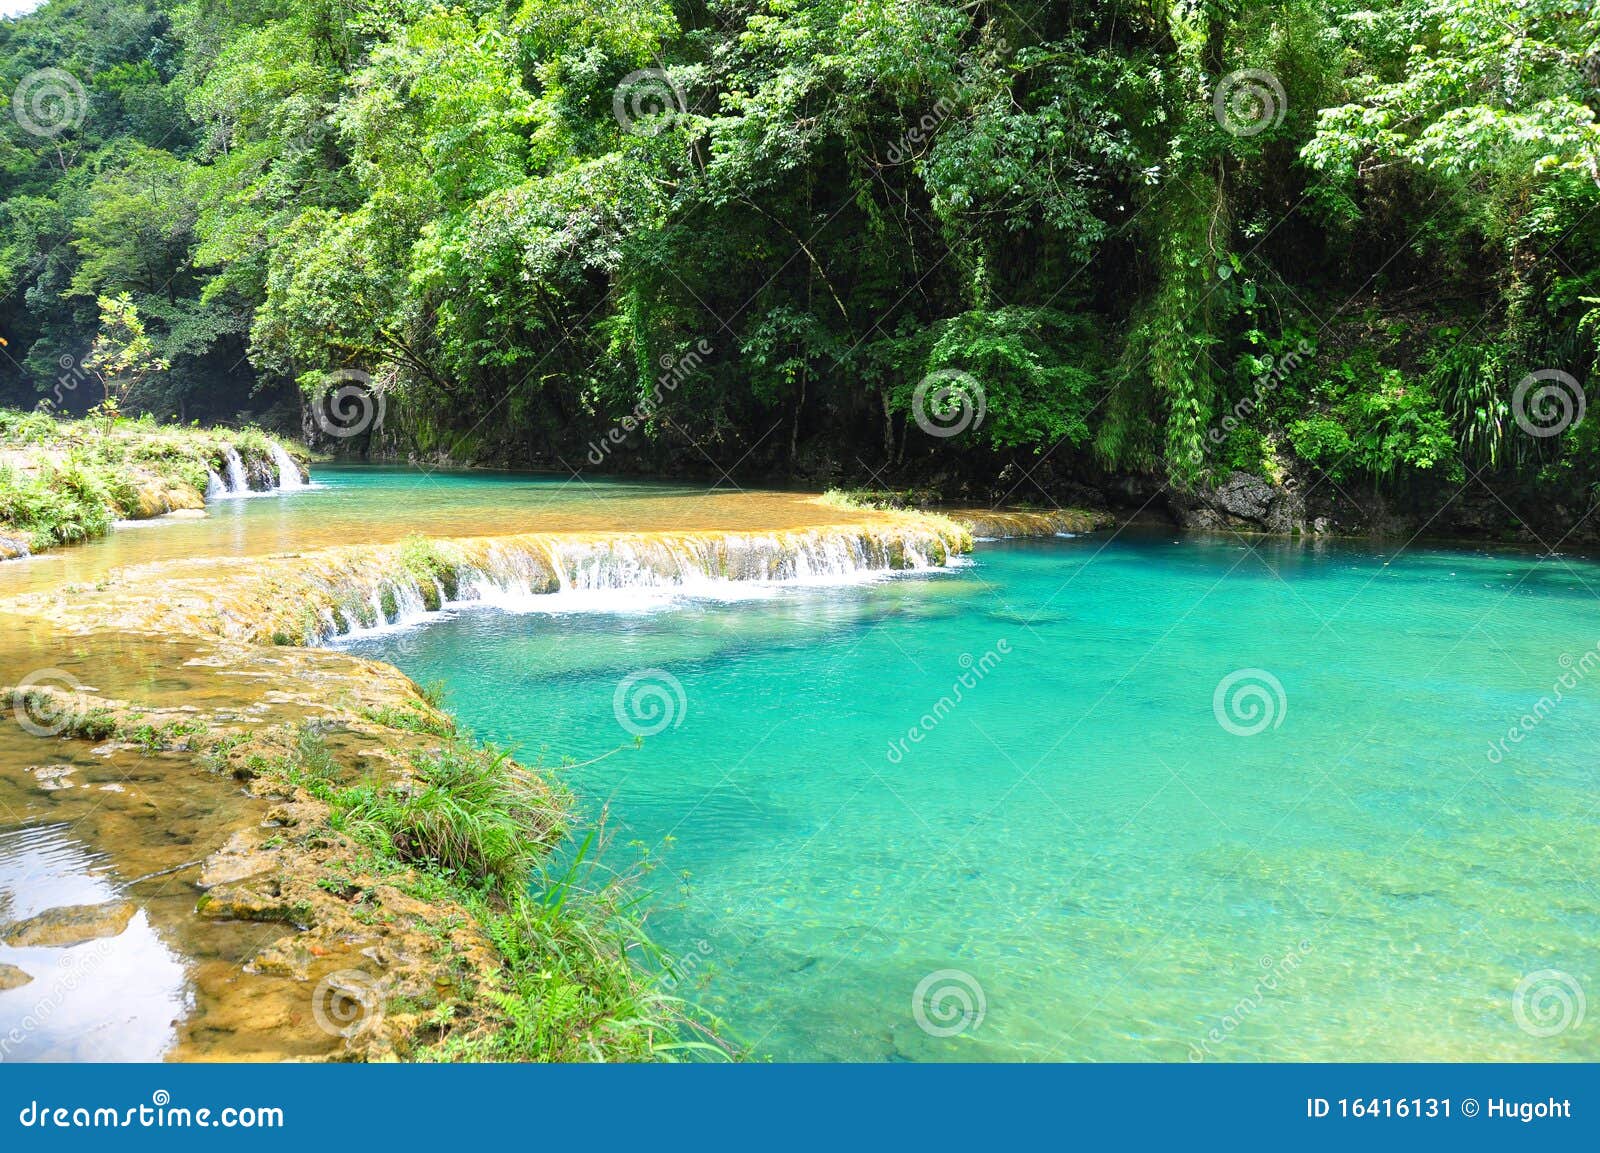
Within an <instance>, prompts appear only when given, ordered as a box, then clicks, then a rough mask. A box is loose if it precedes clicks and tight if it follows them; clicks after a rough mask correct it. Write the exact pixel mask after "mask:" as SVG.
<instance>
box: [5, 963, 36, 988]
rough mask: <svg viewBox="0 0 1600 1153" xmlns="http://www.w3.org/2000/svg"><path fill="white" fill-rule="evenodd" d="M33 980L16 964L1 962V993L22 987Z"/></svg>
mask: <svg viewBox="0 0 1600 1153" xmlns="http://www.w3.org/2000/svg"><path fill="white" fill-rule="evenodd" d="M32 980H33V978H32V977H30V976H28V974H26V973H24V972H23V971H22V970H21V969H19V968H17V967H16V966H15V965H7V964H4V963H0V993H4V992H7V991H8V990H11V989H20V988H22V986H24V985H26V984H27V983H28V982H29V981H32Z"/></svg>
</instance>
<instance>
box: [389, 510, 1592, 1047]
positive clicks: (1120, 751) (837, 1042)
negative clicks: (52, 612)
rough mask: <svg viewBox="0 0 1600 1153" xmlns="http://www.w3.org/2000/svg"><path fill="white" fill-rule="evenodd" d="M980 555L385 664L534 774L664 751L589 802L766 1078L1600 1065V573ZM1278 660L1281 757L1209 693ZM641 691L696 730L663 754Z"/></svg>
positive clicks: (1210, 549)
mask: <svg viewBox="0 0 1600 1153" xmlns="http://www.w3.org/2000/svg"><path fill="white" fill-rule="evenodd" d="M974 561H975V563H974V564H972V565H971V566H970V567H967V568H964V569H958V570H955V571H953V572H950V573H946V574H941V575H935V576H929V577H917V578H901V579H894V580H887V581H883V582H881V583H875V584H865V585H859V586H854V587H840V588H824V589H818V588H807V589H796V590H789V591H783V592H780V593H778V594H777V595H773V596H769V597H768V598H767V599H764V600H758V601H754V602H738V603H716V602H694V601H688V602H679V603H676V604H673V605H670V606H666V607H664V606H663V605H662V604H661V603H660V602H659V601H656V602H650V603H648V604H647V605H645V606H638V605H635V606H634V607H636V608H638V607H648V608H650V609H652V610H653V611H647V612H646V611H639V612H605V611H599V612H596V611H588V612H582V613H547V614H529V615H511V614H506V613H502V612H498V611H493V610H473V611H464V612H461V613H460V614H458V615H455V616H454V617H453V618H451V619H447V620H444V621H441V622H437V623H435V624H432V625H430V626H429V627H427V628H425V629H422V630H418V631H415V632H411V633H405V634H401V635H390V636H387V637H381V638H375V639H372V640H368V641H364V642H361V644H360V648H361V651H363V652H365V653H368V654H369V655H376V656H380V657H384V658H386V659H390V660H393V661H394V662H395V663H397V664H399V665H400V666H401V667H402V668H404V669H405V670H406V671H408V672H409V673H411V674H412V675H413V676H414V677H415V678H416V679H418V680H420V681H432V680H436V679H438V680H443V681H444V682H445V683H446V685H447V686H448V701H449V704H450V705H451V707H453V708H454V709H456V710H457V712H458V713H459V714H460V715H461V716H462V717H463V719H464V720H465V721H466V722H467V723H468V724H469V725H470V726H471V727H472V728H474V729H475V730H476V731H477V732H478V733H479V734H481V735H483V736H486V737H489V738H493V739H496V740H499V741H501V742H506V743H511V744H514V745H516V746H518V747H519V748H520V750H521V751H522V753H523V754H524V755H525V756H528V757H530V758H532V757H538V756H542V757H543V759H544V760H545V762H546V763H547V764H548V763H555V762H559V761H561V760H562V759H568V760H571V761H575V762H589V761H592V760H593V758H596V757H600V756H601V755H602V754H604V753H606V752H608V751H610V750H613V749H615V748H617V747H618V746H623V745H626V746H629V747H628V748H626V749H625V751H623V752H620V753H617V754H616V755H614V756H610V757H607V758H605V759H602V760H597V761H593V763H588V764H583V765H581V766H578V767H574V768H571V769H570V770H569V779H570V782H571V783H572V785H573V786H574V787H575V789H576V790H577V791H578V793H579V794H580V796H581V797H582V798H583V801H584V804H585V805H586V806H587V808H588V809H589V810H590V812H591V813H595V812H598V810H599V809H600V807H601V806H602V805H605V806H606V807H607V810H608V825H609V826H610V827H611V828H612V829H613V831H617V836H616V838H615V842H614V844H613V846H612V849H611V854H612V856H613V858H627V857H628V855H629V854H630V853H633V852H636V851H637V850H636V849H633V848H630V847H628V846H627V844H626V842H629V841H637V842H638V843H639V844H640V845H641V846H643V847H644V848H646V849H648V850H649V854H650V858H651V859H652V860H653V861H654V862H655V865H656V869H655V871H654V872H653V873H652V874H651V876H650V881H649V883H650V885H651V886H652V888H653V889H654V890H655V893H656V896H655V902H654V909H655V912H654V913H653V915H652V925H653V927H654V931H655V934H656V936H657V937H658V939H659V940H660V941H661V943H662V944H663V945H665V946H666V947H667V948H668V949H669V950H670V951H671V952H672V953H673V954H674V955H676V956H678V957H679V958H680V967H681V968H682V970H683V971H684V982H683V984H682V985H681V986H680V991H682V992H686V993H687V994H688V995H690V996H692V997H694V998H695V999H697V1000H699V1001H700V1002H701V1003H703V1004H704V1005H705V1006H707V1007H708V1008H709V1009H711V1010H712V1011H714V1012H716V1013H717V1014H719V1015H720V1016H721V1017H722V1019H723V1020H724V1021H725V1023H726V1025H727V1028H728V1032H729V1033H730V1035H731V1037H732V1038H733V1039H734V1040H736V1041H738V1042H740V1043H742V1044H744V1045H746V1046H748V1047H749V1048H750V1049H751V1050H753V1051H754V1052H755V1053H757V1054H760V1055H767V1056H771V1057H775V1058H779V1059H805V1060H809V1059H843V1060H902V1059H911V1060H944V1059H968V1060H973V1059H976V1060H986V1059H997V1060H998V1059H1014V1060H1035V1059H1038V1060H1043V1059H1063V1060H1164V1061H1183V1060H1195V1059H1204V1060H1281V1059H1288V1060H1318V1059H1328V1060H1333V1059H1338V1060H1352V1059H1378V1060H1384V1059H1419V1060H1436V1059H1438V1060H1442V1059H1486V1060H1571V1059H1588V1060H1593V1059H1596V1058H1600V1020H1597V1019H1596V1018H1597V1017H1600V1005H1590V1006H1589V1007H1588V1009H1589V1012H1588V1015H1587V1017H1586V1019H1581V1020H1580V1019H1577V1018H1576V1014H1575V1011H1574V1010H1575V997H1574V996H1573V995H1572V990H1573V989H1577V990H1586V991H1587V994H1588V998H1589V1000H1591V1001H1593V1000H1595V999H1596V998H1597V997H1600V891H1597V888H1596V882H1597V877H1600V836H1597V832H1600V829H1597V825H1600V770H1597V765H1600V757H1597V752H1600V747H1597V740H1596V736H1595V734H1596V733H1597V732H1600V665H1593V666H1590V665H1589V664H1588V662H1586V661H1585V660H1584V654H1585V653H1588V652H1593V651H1594V649H1595V646H1596V644H1597V642H1600V609H1597V605H1596V591H1597V590H1600V566H1596V565H1594V564H1591V563H1588V562H1584V561H1579V560H1576V559H1571V558H1563V557H1549V558H1535V557H1531V556H1523V555H1487V554H1475V553H1468V552H1461V551H1438V550H1415V549H1413V550H1406V551H1405V552H1403V553H1400V554H1398V555H1393V554H1385V553H1379V552H1377V551H1373V550H1368V549H1362V548H1357V547H1343V546H1329V547H1321V548H1313V547H1308V546H1300V545H1288V544H1286V545H1275V544H1257V545H1255V546H1254V547H1245V546H1244V545H1242V544H1241V543H1239V542H1237V541H1219V540H1213V539H1205V540H1202V539H1171V538H1169V537H1145V538H1138V537H1130V536H1129V535H1126V534H1124V535H1122V536H1118V537H1116V538H1115V539H1113V540H1110V541H1109V542H1108V541H1107V540H1106V539H1104V538H1097V537H1085V538H1080V539H1075V540H1058V541H1048V542H1042V543H1029V544H991V545H984V546H981V547H980V550H979V552H978V553H977V555H976V557H975V558H974ZM619 603H621V602H619ZM590 607H591V610H592V608H593V606H590ZM1002 642H1004V644H1002ZM1007 649H1009V652H1007V651H1006V650H1007ZM986 654H989V655H986ZM1246 669H1250V670H1262V671H1264V672H1266V673H1268V674H1270V675H1271V677H1272V678H1275V679H1276V682H1277V684H1279V685H1281V689H1282V697H1281V698H1279V697H1278V696H1277V695H1276V689H1275V688H1274V687H1273V686H1272V684H1271V682H1270V681H1267V680H1265V679H1263V678H1262V677H1261V676H1260V674H1259V673H1250V674H1249V675H1248V677H1247V678H1246V679H1245V680H1244V681H1243V682H1242V683H1241V684H1239V685H1237V686H1236V687H1239V688H1244V689H1246V690H1248V688H1249V686H1250V684H1251V683H1255V684H1257V685H1264V686H1265V689H1264V692H1265V697H1264V698H1263V697H1260V696H1257V697H1252V696H1251V695H1250V694H1249V692H1248V691H1246V693H1245V695H1243V696H1242V697H1238V698H1236V700H1235V702H1234V703H1235V704H1236V705H1237V711H1234V710H1231V709H1230V706H1229V701H1228V700H1227V699H1224V701H1223V702H1222V705H1221V715H1222V717H1223V718H1224V719H1226V720H1227V721H1228V722H1229V724H1230V725H1231V727H1232V728H1234V729H1245V730H1248V729H1251V728H1255V727H1261V731H1260V732H1257V733H1255V734H1254V735H1240V734H1238V733H1236V732H1230V731H1229V729H1228V728H1225V727H1224V726H1223V724H1222V723H1220V722H1219V718H1218V710H1217V708H1215V707H1214V694H1215V693H1216V691H1217V688H1218V685H1219V683H1220V682H1223V681H1224V679H1225V678H1228V677H1229V676H1230V674H1233V673H1235V672H1238V671H1240V670H1246ZM647 670H656V671H653V672H648V673H647V672H646V671H647ZM979 672H981V673H982V674H983V675H982V676H981V677H980V676H978V673H979ZM641 673H644V674H646V675H645V677H644V680H643V681H640V680H639V678H638V676H636V674H641ZM663 673H665V674H669V675H670V677H671V678H672V679H673V680H674V681H675V682H676V684H677V685H681V690H682V695H681V697H679V696H678V695H677V692H676V690H675V689H674V688H673V685H672V681H669V680H667V679H666V678H665V677H664V676H663V675H662V674H663ZM963 673H966V676H967V680H968V682H969V684H970V685H971V687H970V688H969V687H963V688H962V689H961V694H962V697H963V699H962V700H961V701H960V702H959V703H956V704H955V705H954V707H942V706H940V705H939V702H940V700H941V698H945V697H953V696H954V693H953V689H954V686H955V685H956V684H957V683H958V681H959V680H960V678H961V677H962V675H963ZM1563 674H1566V675H1567V676H1568V678H1569V679H1570V680H1571V681H1573V682H1574V686H1575V687H1572V688H1570V689H1563V696H1564V699H1563V700H1561V701H1560V702H1559V704H1557V705H1556V706H1555V707H1554V708H1553V709H1541V711H1540V713H1539V715H1534V714H1533V712H1532V710H1533V709H1534V706H1535V702H1537V701H1539V699H1540V698H1541V697H1542V696H1545V695H1547V694H1550V692H1551V689H1552V686H1553V685H1554V684H1555V683H1556V682H1557V680H1558V678H1560V677H1561V676H1562V675H1563ZM630 677H633V678H634V679H633V681H632V687H633V689H634V691H635V693H637V691H638V689H639V688H640V686H641V684H642V685H644V686H646V687H648V686H649V685H650V684H652V683H654V684H657V685H659V686H662V687H663V688H664V690H665V691H664V692H663V693H662V694H660V695H658V696H657V697H656V704H657V705H659V706H661V707H663V708H664V709H665V710H667V712H669V713H670V714H671V721H672V723H671V724H668V725H667V727H665V728H664V729H662V731H660V732H659V733H657V734H655V735H653V736H649V737H647V738H646V739H645V740H644V743H643V746H642V747H641V748H633V747H631V746H632V736H631V734H630V732H629V731H628V730H627V729H625V728H624V726H623V725H622V724H621V723H619V714H618V710H617V705H616V702H617V695H618V690H619V685H620V684H622V683H623V682H625V681H628V679H629V678H630ZM630 699H634V698H632V697H629V696H624V698H623V710H622V713H621V715H622V716H623V717H624V718H626V719H627V720H628V721H629V723H630V724H632V725H633V727H634V728H635V729H638V728H640V727H641V722H643V726H644V727H651V726H650V722H651V721H652V720H654V721H655V722H656V723H659V722H660V721H661V719H662V718H664V717H665V716H666V715H667V712H662V713H656V714H639V713H629V712H628V711H627V705H628V701H629V700H630ZM639 699H643V698H639ZM1261 706H1265V707H1268V708H1270V710H1271V712H1270V719H1268V714H1267V713H1263V712H1261V711H1257V712H1254V713H1252V712H1251V711H1250V710H1251V709H1252V707H1256V708H1258V710H1259V707H1261ZM1523 714H1529V719H1531V720H1532V721H1533V724H1532V725H1524V726H1523V727H1524V729H1525V734H1524V736H1523V739H1522V740H1521V741H1520V743H1515V744H1507V745H1506V746H1505V749H1504V751H1502V750H1498V749H1497V750H1495V752H1494V754H1493V755H1491V753H1490V748H1491V745H1490V742H1491V741H1492V740H1494V739H1496V738H1498V737H1501V736H1503V735H1504V734H1505V733H1506V731H1507V729H1508V726H1511V725H1513V724H1515V723H1516V718H1518V717H1519V716H1522V715H1523ZM1263 726H1264V727H1263ZM913 727H917V728H918V729H919V735H921V737H922V739H921V740H920V741H918V742H916V743H912V742H911V741H910V740H909V739H907V741H906V744H905V745H904V747H903V749H901V748H897V747H895V746H894V745H893V744H892V742H894V741H896V740H897V739H901V738H907V734H908V731H909V730H911V729H912V728H913ZM618 830H620V831H618ZM1544 970H1557V971H1559V972H1560V973H1561V974H1563V975H1564V976H1563V977H1562V978H1561V979H1560V980H1561V984H1560V985H1559V987H1557V988H1555V989H1554V990H1553V992H1552V989H1551V988H1550V987H1549V983H1550V979H1549V978H1548V977H1530V975H1531V974H1538V973H1540V972H1541V971H1544ZM951 971H953V973H952V972H951ZM930 978H931V980H930ZM1524 978H1529V981H1530V985H1529V987H1528V988H1527V989H1525V992H1524V995H1523V996H1522V997H1518V996H1516V995H1515V990H1516V989H1517V987H1518V985H1519V982H1523V981H1524ZM919 985H923V986H924V996H923V998H922V1000H921V1013H920V1016H921V1018H922V1021H923V1022H924V1023H926V1024H927V1025H929V1026H930V1028H924V1027H923V1024H921V1023H919V1020H918V1017H919V1013H917V1012H914V1000H915V994H916V992H917V990H918V987H919ZM941 990H942V991H943V993H947V994H949V995H948V996H946V995H942V994H941ZM980 991H981V1013H980ZM1563 993H1564V994H1565V995H1566V1001H1565V1002H1563V1001H1562V1000H1561V997H1562V995H1563ZM1564 1006H1565V1008H1564ZM963 1011H965V1012H963ZM1551 1014H1555V1015H1556V1018H1557V1020H1556V1022H1555V1023H1557V1024H1559V1023H1561V1022H1560V1017H1561V1015H1562V1014H1564V1015H1565V1018H1566V1023H1565V1027H1564V1028H1562V1029H1561V1030H1560V1031H1559V1032H1551V1030H1550V1029H1549V1028H1548V1027H1547V1026H1548V1025H1549V1024H1550V1023H1551V1016H1550V1015H1551ZM1519 1018H1520V1020H1519ZM1525 1026H1526V1027H1525ZM1543 1033H1550V1034H1551V1035H1541V1034H1543Z"/></svg>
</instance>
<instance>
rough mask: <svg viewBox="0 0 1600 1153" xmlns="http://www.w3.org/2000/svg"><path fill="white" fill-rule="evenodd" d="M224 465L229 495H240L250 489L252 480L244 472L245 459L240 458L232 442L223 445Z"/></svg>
mask: <svg viewBox="0 0 1600 1153" xmlns="http://www.w3.org/2000/svg"><path fill="white" fill-rule="evenodd" d="M222 466H223V469H224V470H225V474H226V476H227V482H228V495H229V496H239V495H241V494H243V493H247V492H249V491H250V481H249V480H248V478H247V477H246V476H245V472H244V461H242V460H240V459H239V454H238V452H237V451H235V450H234V447H233V445H231V444H225V445H223V446H222Z"/></svg>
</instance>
